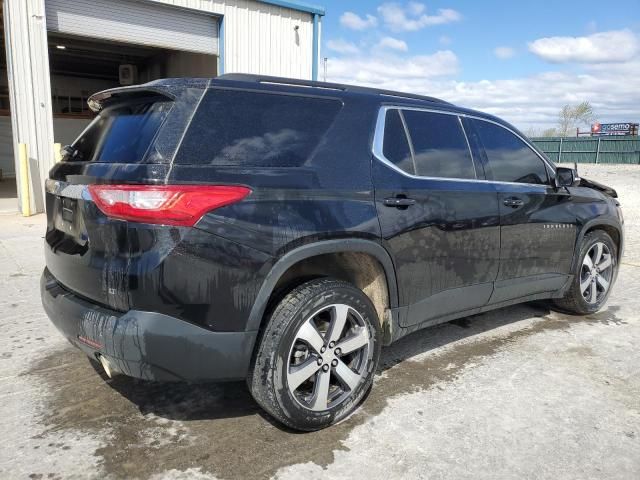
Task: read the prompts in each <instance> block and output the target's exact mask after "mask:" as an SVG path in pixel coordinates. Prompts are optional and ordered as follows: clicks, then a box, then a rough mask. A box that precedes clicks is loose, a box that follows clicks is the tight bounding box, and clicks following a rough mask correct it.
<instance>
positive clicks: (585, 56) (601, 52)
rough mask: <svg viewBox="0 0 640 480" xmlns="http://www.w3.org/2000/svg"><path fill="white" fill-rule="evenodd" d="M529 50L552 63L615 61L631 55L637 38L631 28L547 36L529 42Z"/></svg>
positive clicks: (633, 52)
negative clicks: (585, 33) (571, 35)
mask: <svg viewBox="0 0 640 480" xmlns="http://www.w3.org/2000/svg"><path fill="white" fill-rule="evenodd" d="M529 50H530V51H531V52H532V53H534V54H535V55H537V56H539V57H540V58H542V59H544V60H547V61H549V62H552V63H616V62H625V61H628V60H630V59H631V58H633V57H634V56H635V55H636V54H637V53H638V50H639V45H638V38H637V36H636V35H635V34H634V33H633V32H631V31H630V30H612V31H609V32H600V33H594V34H592V35H588V36H586V37H546V38H539V39H538V40H535V41H533V42H531V43H529Z"/></svg>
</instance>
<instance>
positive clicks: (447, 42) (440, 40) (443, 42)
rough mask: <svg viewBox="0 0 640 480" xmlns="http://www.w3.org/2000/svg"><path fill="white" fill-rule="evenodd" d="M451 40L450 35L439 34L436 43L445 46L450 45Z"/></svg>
mask: <svg viewBox="0 0 640 480" xmlns="http://www.w3.org/2000/svg"><path fill="white" fill-rule="evenodd" d="M451 42H452V40H451V37H448V36H446V35H440V38H438V43H439V44H440V45H445V46H446V45H451Z"/></svg>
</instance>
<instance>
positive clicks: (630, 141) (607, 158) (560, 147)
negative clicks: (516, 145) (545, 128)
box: [531, 137, 640, 164]
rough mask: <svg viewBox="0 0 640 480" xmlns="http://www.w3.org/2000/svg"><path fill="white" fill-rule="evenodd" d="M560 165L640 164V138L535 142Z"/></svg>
mask: <svg viewBox="0 0 640 480" xmlns="http://www.w3.org/2000/svg"><path fill="white" fill-rule="evenodd" d="M531 140H532V141H533V143H534V144H535V145H536V146H537V147H538V148H539V149H540V150H542V151H543V152H544V153H546V154H547V156H548V157H549V158H550V159H551V160H553V161H554V162H558V163H574V162H577V163H632V164H640V137H579V138H555V137H553V138H532V139H531Z"/></svg>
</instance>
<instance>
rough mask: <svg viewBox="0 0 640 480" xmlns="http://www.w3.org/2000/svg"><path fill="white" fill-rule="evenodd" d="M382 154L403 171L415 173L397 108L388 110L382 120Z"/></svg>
mask: <svg viewBox="0 0 640 480" xmlns="http://www.w3.org/2000/svg"><path fill="white" fill-rule="evenodd" d="M382 154H383V155H384V157H385V158H386V159H387V160H389V161H390V162H391V163H393V164H394V165H396V166H397V167H398V168H400V169H402V170H404V171H405V172H407V173H409V174H411V175H413V174H415V171H414V168H413V159H412V158H411V150H410V149H409V141H408V140H407V134H406V133H405V130H404V125H403V124H402V120H401V119H400V112H399V111H398V110H388V111H387V114H386V117H385V122H384V142H383V146H382Z"/></svg>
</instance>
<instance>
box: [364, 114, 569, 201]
mask: <svg viewBox="0 0 640 480" xmlns="http://www.w3.org/2000/svg"><path fill="white" fill-rule="evenodd" d="M389 110H400V111H401V112H402V110H413V111H417V112H429V113H441V114H443V115H455V116H457V117H458V119H459V120H460V121H461V119H462V118H472V119H474V120H481V121H483V122H488V123H493V124H494V125H497V126H499V127H502V128H504V129H505V130H507V131H508V132H511V133H512V134H513V135H515V136H516V137H518V138H519V139H520V140H522V141H523V142H524V143H525V144H526V145H527V146H528V147H529V148H530V149H531V150H532V151H533V152H534V153H535V154H536V156H537V157H538V158H539V159H540V160H542V162H543V163H544V164H545V165H546V166H548V167H549V168H550V169H551V171H552V172H553V173H554V174H555V172H556V169H555V166H554V165H552V164H550V163H549V162H548V161H547V160H546V159H545V158H544V157H542V156H541V155H540V154H539V153H538V151H537V150H536V149H535V148H533V147H532V146H531V143H530V142H529V141H528V140H527V139H525V138H523V137H522V136H521V135H520V134H518V133H517V132H515V131H513V130H512V129H510V128H508V127H506V126H504V125H502V124H501V123H498V122H495V121H493V120H490V119H488V118H482V117H479V116H477V115H469V114H467V113H459V112H452V111H449V110H438V109H434V108H420V107H409V106H407V107H405V106H402V105H383V106H381V107H380V109H379V110H378V118H377V119H376V127H375V132H374V135H373V144H372V147H371V152H372V153H373V156H374V157H376V158H377V159H378V160H379V161H381V162H382V163H384V164H385V165H387V166H389V167H390V168H392V169H394V170H395V171H396V172H398V173H400V174H402V175H404V176H405V177H409V178H414V179H416V180H446V181H453V182H483V183H492V184H501V185H529V186H535V187H542V188H547V187H549V186H550V185H549V184H540V183H521V182H504V181H500V180H486V179H479V178H476V179H468V178H448V177H424V176H420V175H412V174H410V173H407V172H405V171H404V170H402V169H401V168H398V167H397V166H396V165H395V164H394V163H393V162H391V161H390V160H389V159H387V158H386V157H385V156H384V154H383V153H382V152H383V150H382V147H383V143H384V127H385V119H386V115H387V112H388V111H389ZM461 123H462V122H461ZM463 132H464V135H465V138H467V132H466V130H465V129H464V126H463ZM467 145H468V146H469V147H470V144H469V139H468V138H467ZM410 148H413V147H412V146H411V147H410ZM469 151H470V154H471V159H472V160H474V158H473V151H472V150H471V148H469ZM474 167H475V161H474ZM476 176H477V172H476ZM549 180H551V179H549Z"/></svg>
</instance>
